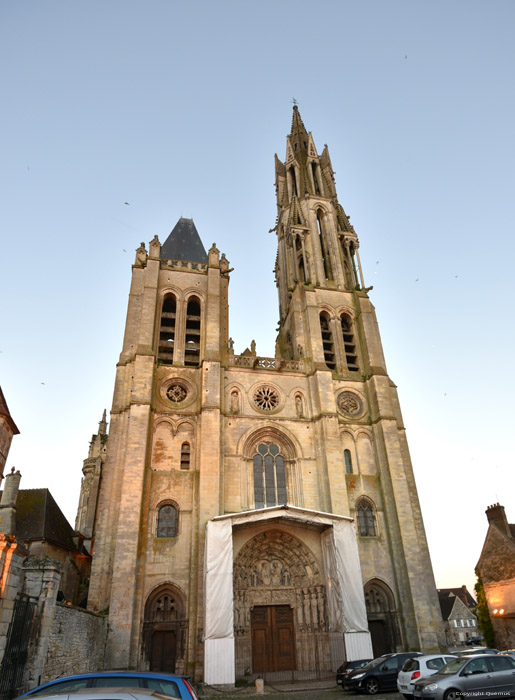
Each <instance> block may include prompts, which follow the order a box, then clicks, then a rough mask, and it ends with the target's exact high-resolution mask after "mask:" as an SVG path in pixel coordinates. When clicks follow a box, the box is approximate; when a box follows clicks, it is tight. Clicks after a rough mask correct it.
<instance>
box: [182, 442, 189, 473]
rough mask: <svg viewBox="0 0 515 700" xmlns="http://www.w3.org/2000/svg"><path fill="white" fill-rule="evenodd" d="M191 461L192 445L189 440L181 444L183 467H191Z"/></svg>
mask: <svg viewBox="0 0 515 700" xmlns="http://www.w3.org/2000/svg"><path fill="white" fill-rule="evenodd" d="M190 462H191V446H190V443H189V442H183V443H182V445H181V469H189V468H190Z"/></svg>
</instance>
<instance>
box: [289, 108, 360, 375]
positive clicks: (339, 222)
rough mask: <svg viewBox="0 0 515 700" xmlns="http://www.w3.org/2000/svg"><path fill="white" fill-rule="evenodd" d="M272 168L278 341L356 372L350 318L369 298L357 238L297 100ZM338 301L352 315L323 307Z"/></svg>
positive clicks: (321, 364) (322, 364)
mask: <svg viewBox="0 0 515 700" xmlns="http://www.w3.org/2000/svg"><path fill="white" fill-rule="evenodd" d="M275 173H276V195H277V209H278V216H277V225H276V232H277V237H278V254H277V263H276V268H275V273H276V283H277V288H278V292H279V310H280V333H279V345H280V347H281V350H282V352H283V353H284V354H285V355H287V356H288V357H290V358H291V359H298V358H299V356H302V355H304V356H305V357H307V358H310V359H311V361H312V363H313V365H314V366H315V367H317V368H319V369H330V370H331V371H336V372H338V373H339V374H342V375H350V376H352V374H353V373H355V372H358V371H359V362H358V350H357V347H358V346H357V340H356V338H355V337H354V330H353V327H352V326H353V324H352V316H353V315H354V313H355V312H356V311H357V310H358V309H359V301H358V299H359V297H360V296H366V290H365V289H364V282H363V273H362V271H361V264H360V260H359V254H358V247H359V242H358V237H357V235H356V233H355V231H354V228H353V227H352V225H351V224H350V221H349V218H348V216H347V215H346V213H345V211H344V209H343V207H342V205H341V204H340V203H339V202H338V197H337V195H336V188H335V184H334V172H333V167H332V165H331V159H330V157H329V150H328V148H327V146H324V150H323V151H322V153H321V155H318V153H317V150H316V147H315V143H314V140H313V137H312V135H311V133H308V132H307V131H306V128H305V126H304V123H303V121H302V118H301V116H300V113H299V110H298V107H297V106H296V105H295V107H294V108H293V119H292V128H291V133H290V134H289V136H287V141H286V159H285V162H284V163H282V162H281V161H280V160H279V158H278V157H277V155H276V156H275ZM335 302H336V303H337V304H338V306H340V307H341V308H347V309H349V310H352V312H353V313H348V314H343V315H342V316H341V317H340V318H339V319H338V321H337V322H333V319H331V317H330V314H329V313H328V312H327V309H326V306H327V304H329V306H334V304H335ZM315 329H316V332H314V330H315ZM319 329H320V330H319ZM320 331H321V332H320ZM320 335H321V338H320V337H319V336H320ZM320 341H321V342H320Z"/></svg>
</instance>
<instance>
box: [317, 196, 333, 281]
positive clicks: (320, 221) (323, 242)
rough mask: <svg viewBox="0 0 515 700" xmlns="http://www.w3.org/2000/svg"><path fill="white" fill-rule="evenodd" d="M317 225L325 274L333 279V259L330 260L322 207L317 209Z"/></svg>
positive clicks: (329, 278) (328, 278) (327, 277)
mask: <svg viewBox="0 0 515 700" xmlns="http://www.w3.org/2000/svg"><path fill="white" fill-rule="evenodd" d="M317 227H318V239H319V241H320V253H321V255H322V263H323V265H324V274H325V278H326V280H332V279H333V273H332V270H331V261H330V260H329V251H328V248H327V238H326V233H327V232H326V230H325V226H324V218H323V214H322V212H321V211H320V209H319V210H318V211H317Z"/></svg>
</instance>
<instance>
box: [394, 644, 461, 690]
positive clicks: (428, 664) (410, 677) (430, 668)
mask: <svg viewBox="0 0 515 700" xmlns="http://www.w3.org/2000/svg"><path fill="white" fill-rule="evenodd" d="M455 658H456V657H455V656H454V655H452V654H447V655H444V654H433V655H430V656H417V657H415V658H413V659H408V660H407V661H405V662H404V666H403V667H402V669H401V670H400V671H399V675H398V676H397V689H398V691H399V693H402V695H404V697H405V698H406V700H412V697H413V688H414V687H415V681H418V680H421V679H422V678H427V676H432V675H433V674H434V673H438V671H439V670H440V669H441V668H443V666H445V664H446V663H448V662H449V661H452V660H453V659H455Z"/></svg>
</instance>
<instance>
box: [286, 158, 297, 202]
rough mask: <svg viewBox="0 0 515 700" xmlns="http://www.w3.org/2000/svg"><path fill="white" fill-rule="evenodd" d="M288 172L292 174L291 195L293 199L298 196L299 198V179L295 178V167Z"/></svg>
mask: <svg viewBox="0 0 515 700" xmlns="http://www.w3.org/2000/svg"><path fill="white" fill-rule="evenodd" d="M288 172H289V174H290V183H291V195H292V197H293V195H296V196H297V197H298V196H299V191H298V189H297V178H296V177H295V168H294V167H293V165H292V166H291V168H289V170H288Z"/></svg>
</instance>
